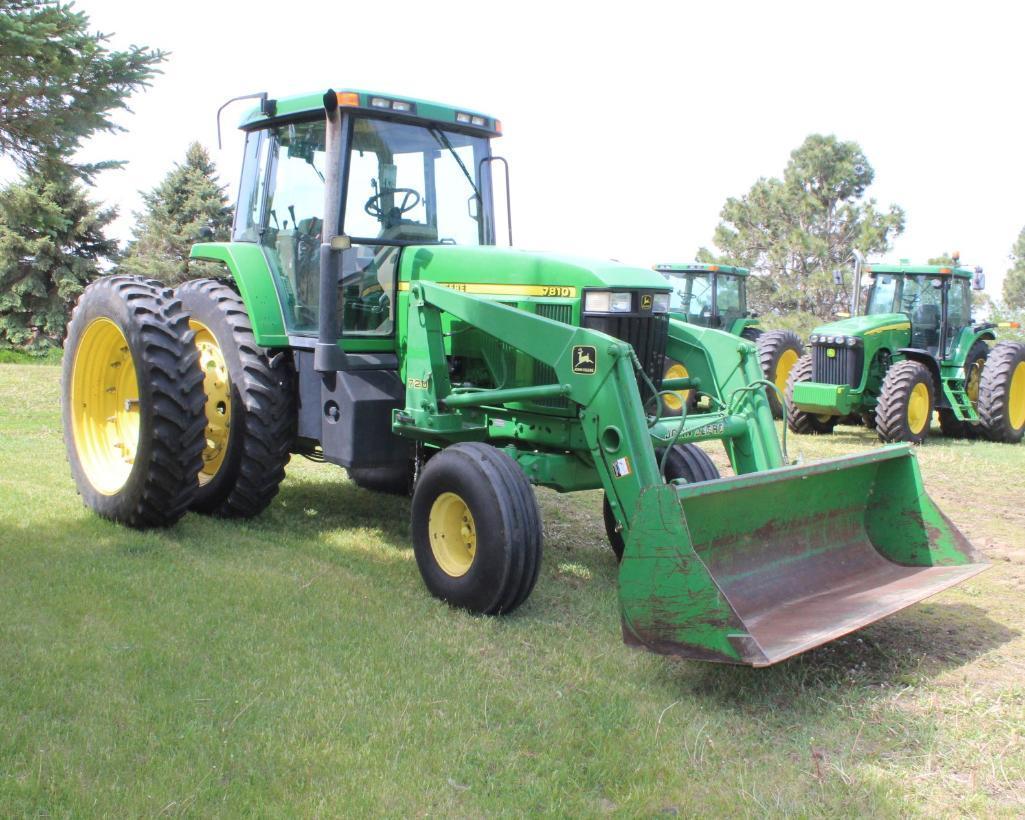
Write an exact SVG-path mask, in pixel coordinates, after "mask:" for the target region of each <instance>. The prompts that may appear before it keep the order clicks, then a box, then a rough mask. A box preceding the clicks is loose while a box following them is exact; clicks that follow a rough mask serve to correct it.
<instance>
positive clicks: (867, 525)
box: [619, 445, 988, 666]
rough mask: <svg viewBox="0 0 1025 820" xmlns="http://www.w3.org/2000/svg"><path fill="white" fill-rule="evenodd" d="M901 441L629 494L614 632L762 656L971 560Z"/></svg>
mask: <svg viewBox="0 0 1025 820" xmlns="http://www.w3.org/2000/svg"><path fill="white" fill-rule="evenodd" d="M987 566H988V563H987V562H986V560H985V559H984V558H983V557H982V555H980V553H979V552H978V551H977V550H976V549H975V548H974V547H973V546H972V545H971V544H970V543H968V540H967V539H966V538H965V537H964V536H963V535H962V534H961V533H960V532H959V531H958V529H957V528H956V527H955V526H954V525H953V523H951V521H950V520H949V519H948V518H947V517H946V516H945V515H944V514H943V513H942V512H940V510H939V509H938V508H937V507H936V505H935V504H934V503H933V502H932V500H931V499H930V498H929V496H928V495H926V493H925V490H924V488H923V487H922V479H921V476H920V474H919V470H918V462H917V461H916V459H915V456H914V454H913V453H912V452H911V450H910V447H908V445H894V446H891V447H884V448H880V449H879V450H876V451H873V452H870V453H865V454H860V455H855V456H847V457H843V458H835V459H830V460H827V461H821V462H817V463H814V464H808V465H801V466H796V467H784V468H781V469H777V470H769V471H766V472H762V473H754V474H750V475H742V476H737V477H735V478H726V479H721V480H718V481H709V482H705V483H702V484H694V485H687V486H678V487H677V486H662V487H657V488H652V489H650V490H648V491H646V492H644V493H643V495H642V496H641V499H640V501H639V502H638V506H637V509H636V510H635V514H634V517H633V519H632V521H631V525H630V530H629V533H628V535H627V539H626V550H625V553H624V556H623V562H622V565H621V567H620V575H619V578H620V583H619V595H620V604H621V610H622V618H623V636H624V639H625V640H626V642H627V643H629V644H634V645H641V646H644V647H646V648H648V649H651V650H653V651H655V652H661V653H664V654H671V655H679V656H682V657H685V658H691V659H695V660H709V661H720V662H725V663H739V664H748V665H751V666H769V665H770V664H774V663H778V662H779V661H781V660H784V659H785V658H789V657H791V656H793V655H796V654H798V653H800V652H804V651H805V650H808V649H811V648H812V647H815V646H819V645H820V644H824V643H827V642H828V641H831V640H834V639H835V638H839V637H841V636H842V635H846V634H847V633H849V632H852V631H853V630H856V629H859V628H861V627H863V626H865V625H867V624H870V623H872V622H873V621H877V620H879V619H880V618H883V617H885V616H887V615H890V614H892V613H894V612H897V611H898V610H900V609H903V608H904V607H907V606H910V605H911V604H913V603H915V602H916V601H920V600H922V599H923V598H927V597H929V596H930V595H935V594H936V593H937V592H940V591H942V590H944V589H946V588H947V587H950V586H953V585H954V584H957V583H960V582H961V581H964V580H965V579H967V578H971V577H972V576H973V575H976V574H978V573H979V572H982V570H984V569H985V568H986V567H987Z"/></svg>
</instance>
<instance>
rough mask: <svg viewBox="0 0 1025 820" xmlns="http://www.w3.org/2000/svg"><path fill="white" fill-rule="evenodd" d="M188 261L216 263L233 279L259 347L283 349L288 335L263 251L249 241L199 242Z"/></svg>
mask: <svg viewBox="0 0 1025 820" xmlns="http://www.w3.org/2000/svg"><path fill="white" fill-rule="evenodd" d="M189 258H191V259H206V260H208V261H211V262H220V263H222V264H223V265H224V266H225V267H227V269H228V272H229V273H230V274H231V278H232V279H234V280H235V284H236V286H237V287H238V292H239V294H240V295H241V296H242V301H243V302H245V305H246V311H247V312H248V313H249V321H250V322H251V323H252V325H253V335H254V336H256V343H257V344H258V345H260V346H261V347H287V346H288V334H287V333H286V331H285V319H284V315H283V313H282V310H281V299H280V297H279V295H278V290H277V288H276V287H275V286H274V275H273V273H272V272H271V269H270V266H269V265H268V264H267V257H266V256H264V253H263V249H262V248H261V247H260V246H259V245H257V244H256V243H253V242H203V243H200V244H198V245H193V246H192V250H191V252H190V253H189Z"/></svg>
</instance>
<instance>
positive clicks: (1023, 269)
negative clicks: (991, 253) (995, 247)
mask: <svg viewBox="0 0 1025 820" xmlns="http://www.w3.org/2000/svg"><path fill="white" fill-rule="evenodd" d="M1004 302H1005V303H1006V304H1007V307H1009V308H1010V309H1011V310H1025V228H1022V229H1021V233H1020V234H1018V241H1017V242H1015V243H1014V247H1013V248H1012V249H1011V268H1010V270H1008V271H1007V276H1005V277H1004Z"/></svg>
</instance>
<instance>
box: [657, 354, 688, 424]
mask: <svg viewBox="0 0 1025 820" xmlns="http://www.w3.org/2000/svg"><path fill="white" fill-rule="evenodd" d="M689 375H690V373H688V372H687V368H686V367H684V366H683V365H682V364H680V363H679V362H674V363H673V364H671V365H669V367H668V368H667V369H666V372H665V375H664V376H663V377H662V378H664V379H686V378H687V376H689ZM678 392H679V393H680V394H682V395H683V399H684V401H690V391H689V390H680V391H678ZM662 403H663V404H664V405H665V406H666V409H668V410H672V411H673V412H674V413H678V412H679V411H680V408H682V407H683V402H681V401H680V397H679V396H678V395H676V394H675V393H667V394H666V395H664V396H663V397H662Z"/></svg>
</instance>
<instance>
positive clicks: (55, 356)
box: [0, 347, 64, 364]
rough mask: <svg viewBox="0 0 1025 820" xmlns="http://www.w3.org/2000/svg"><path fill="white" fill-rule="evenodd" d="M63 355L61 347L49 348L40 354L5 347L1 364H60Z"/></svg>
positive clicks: (0, 360) (0, 355)
mask: <svg viewBox="0 0 1025 820" xmlns="http://www.w3.org/2000/svg"><path fill="white" fill-rule="evenodd" d="M63 355H64V350H63V349H62V348H59V347H48V348H46V349H45V350H43V351H42V352H38V353H29V352H27V351H25V350H14V349H12V348H9V347H3V348H0V364H60V363H61V356H63Z"/></svg>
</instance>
